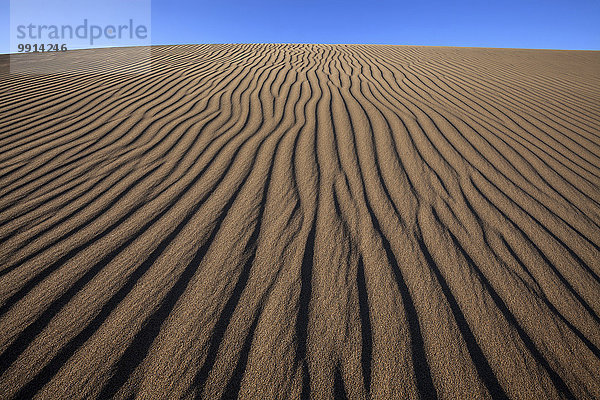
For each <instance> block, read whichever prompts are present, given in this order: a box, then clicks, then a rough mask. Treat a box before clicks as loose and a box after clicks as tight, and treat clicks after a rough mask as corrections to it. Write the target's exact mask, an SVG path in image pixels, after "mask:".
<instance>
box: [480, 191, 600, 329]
mask: <svg viewBox="0 0 600 400" xmlns="http://www.w3.org/2000/svg"><path fill="white" fill-rule="evenodd" d="M488 182H489V181H488ZM471 183H472V184H473V188H474V189H475V191H476V192H477V194H478V195H480V196H481V197H482V198H483V199H484V200H485V201H486V202H487V203H488V204H489V205H490V206H491V207H492V208H493V209H495V210H496V211H497V212H498V213H499V214H500V215H502V217H503V218H504V220H505V221H507V222H508V223H510V225H511V226H512V227H513V228H514V229H515V230H516V231H517V232H518V233H519V234H520V235H521V237H522V238H523V239H525V241H526V242H527V243H528V244H529V245H531V247H532V248H533V249H534V250H535V252H536V253H537V254H538V255H539V256H540V257H541V258H542V260H543V261H544V263H545V264H546V265H547V266H548V267H550V270H551V271H552V272H553V273H554V275H555V276H556V277H557V278H558V279H559V280H560V282H561V283H562V284H563V285H564V287H565V288H566V289H567V290H568V291H569V293H571V294H572V295H573V297H575V298H576V299H577V301H578V302H579V303H580V304H581V305H582V306H583V307H584V308H585V310H586V311H587V312H588V313H589V314H590V316H591V317H592V318H593V319H594V320H595V321H596V322H597V323H599V324H600V317H599V316H598V314H596V312H595V311H594V309H593V308H592V307H591V306H590V305H589V304H588V302H587V301H585V299H584V298H583V297H582V296H581V295H580V294H579V293H578V292H577V291H576V290H575V288H574V287H573V285H572V284H571V283H570V282H569V281H568V280H567V279H566V278H565V276H564V275H563V274H562V273H561V272H560V271H559V269H558V268H557V266H556V265H555V264H554V263H553V262H552V261H550V259H549V258H548V256H547V255H546V254H545V253H544V252H543V251H542V250H541V249H540V247H539V246H538V245H537V244H536V243H535V242H534V241H533V239H532V238H531V237H530V236H529V235H528V234H526V233H525V231H524V230H523V229H522V228H521V227H520V226H519V225H518V224H517V223H515V222H514V221H513V220H512V219H511V218H510V217H509V216H508V215H507V214H506V213H505V212H504V211H502V210H501V209H500V208H499V207H498V206H497V205H496V204H494V202H493V201H492V200H491V199H490V198H489V197H488V196H486V195H485V194H484V193H483V192H482V191H481V189H480V188H479V187H478V186H477V185H475V183H474V182H473V181H471ZM492 186H493V185H492ZM496 189H497V188H496ZM497 190H498V189H497ZM538 225H539V226H540V227H541V228H542V229H544V228H545V226H544V225H542V224H540V223H539V222H538ZM546 229H547V228H546ZM559 243H561V242H559ZM563 245H564V244H563ZM564 246H566V245H564ZM588 268H589V267H588Z"/></svg>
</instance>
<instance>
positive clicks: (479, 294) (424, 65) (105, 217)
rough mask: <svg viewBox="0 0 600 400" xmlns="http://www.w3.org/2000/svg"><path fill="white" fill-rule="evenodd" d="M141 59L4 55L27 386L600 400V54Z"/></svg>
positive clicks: (98, 394)
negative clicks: (129, 63)
mask: <svg viewBox="0 0 600 400" xmlns="http://www.w3.org/2000/svg"><path fill="white" fill-rule="evenodd" d="M136 51H142V50H141V49H139V48H128V49H102V50H94V51H72V52H68V53H65V54H63V55H61V56H64V57H68V58H67V59H62V60H61V62H66V63H73V65H76V64H75V63H76V62H80V63H86V60H87V62H88V64H87V65H88V67H89V66H90V65H92V70H93V69H94V68H96V70H97V73H95V74H89V73H88V74H78V75H77V74H72V75H64V76H59V75H48V74H43V71H44V68H45V67H44V63H43V62H40V61H36V58H35V56H33V55H32V56H31V58H27V57H25V56H24V57H23V59H22V60H20V62H21V63H30V64H31V67H32V70H35V71H38V72H39V73H41V75H31V76H27V75H23V76H17V75H12V76H11V75H9V74H8V70H7V65H8V56H3V59H2V60H0V61H1V65H2V68H3V70H2V71H1V72H0V397H2V398H32V397H37V398H102V399H106V398H113V397H114V398H133V397H136V398H138V397H139V398H156V399H161V398H204V399H215V398H224V399H227V398H243V399H254V398H257V399H258V398H264V399H271V398H278V399H285V398H303V399H304V398H309V397H310V398H315V399H321V398H322V399H328V398H339V399H342V398H348V399H366V398H373V399H388V398H419V397H421V398H441V399H451V398H461V399H467V398H473V399H474V398H494V399H501V398H514V399H517V398H528V399H532V398H539V399H546V398H580V399H583V398H600V350H599V347H600V261H599V260H600V248H599V245H600V52H585V51H555V50H511V49H475V48H437V47H413V46H375V45H311V44H290V45H286V44H254V45H244V44H239V45H230V44H224V45H186V46H156V47H153V48H152V49H151V51H152V61H153V66H152V72H151V73H148V74H142V75H135V74H130V75H128V74H126V73H125V71H124V73H122V74H115V73H114V72H115V71H112V72H113V73H111V74H106V72H107V71H105V70H103V66H102V62H101V60H102V59H103V58H104V57H110V56H111V52H112V53H114V54H115V56H116V55H117V54H118V56H119V57H124V56H125V59H126V58H127V57H126V56H127V53H128V52H130V53H131V54H135V52H136ZM69 57H70V58H69ZM90 63H95V64H90ZM96 65H97V67H96ZM88 70H89V68H88Z"/></svg>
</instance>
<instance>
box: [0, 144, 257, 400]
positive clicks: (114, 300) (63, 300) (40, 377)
mask: <svg viewBox="0 0 600 400" xmlns="http://www.w3.org/2000/svg"><path fill="white" fill-rule="evenodd" d="M248 139H249V138H247V139H246V141H247V140H248ZM263 140H264V139H263ZM246 141H245V142H246ZM245 142H244V143H245ZM242 145H243V144H242ZM242 145H240V147H238V148H237V149H236V150H235V152H234V154H233V155H232V157H231V161H230V162H229V164H228V165H227V167H226V168H225V171H224V172H223V173H222V175H221V177H220V178H219V179H218V180H217V182H216V183H215V184H214V185H213V190H214V189H215V188H216V187H218V186H219V185H220V184H221V182H222V181H223V179H224V178H225V176H226V175H227V173H228V172H229V170H230V168H231V166H232V165H233V163H234V160H235V159H236V156H237V154H238V152H239V151H240V149H241V147H242ZM215 157H216V155H215ZM255 161H256V154H255V156H254V160H253V164H254V162H255ZM210 165H211V164H210V163H208V164H207V165H206V166H205V167H204V168H203V170H202V171H201V172H200V173H199V174H197V175H196V176H195V177H194V179H193V180H192V181H191V182H190V183H189V184H188V185H187V186H186V187H185V188H184V189H183V191H182V192H180V193H179V196H177V198H181V197H183V195H184V194H185V193H186V192H188V191H189V190H190V189H191V188H192V187H193V186H194V185H195V184H196V183H197V181H198V180H199V179H200V178H201V177H202V176H203V174H204V171H205V170H206V169H208V168H209V166H210ZM251 170H252V167H250V168H249V171H248V173H247V175H246V177H245V178H244V181H245V180H246V179H247V177H248V176H249V173H250V171H251ZM242 186H243V185H240V186H239V187H238V189H237V191H239V190H240V189H241V187H242ZM213 190H209V191H208V193H207V194H206V195H205V196H204V197H203V198H202V199H200V201H198V202H197V203H196V205H195V206H194V207H192V209H191V210H189V211H188V213H187V215H186V217H185V218H184V219H183V220H182V221H181V223H180V224H179V225H178V226H177V227H176V228H175V229H174V230H173V231H172V232H171V233H170V234H169V235H168V236H167V237H166V238H165V239H163V241H161V243H160V244H159V245H158V247H157V248H156V249H155V250H154V251H153V252H152V253H151V254H150V255H149V257H148V258H147V259H146V261H145V262H144V263H143V264H142V265H140V266H139V267H138V268H137V269H136V270H135V271H134V272H133V273H132V274H131V275H130V277H129V279H128V281H127V282H126V283H125V285H124V286H122V287H121V289H120V290H119V291H118V292H117V293H115V294H114V295H113V296H112V297H111V299H110V300H109V301H108V302H107V303H106V304H105V305H104V306H103V308H102V310H101V311H100V313H99V314H98V315H97V316H96V317H95V318H94V319H93V320H92V322H91V323H89V324H88V325H87V327H86V328H84V330H82V331H81V332H80V333H79V334H78V335H77V336H76V337H75V338H73V339H71V340H70V341H69V343H68V344H67V345H65V346H63V348H62V349H61V351H60V352H59V353H58V354H57V355H56V356H55V357H54V358H53V359H52V360H51V361H50V362H49V363H48V364H47V365H46V366H45V367H44V368H43V369H42V371H41V372H40V373H38V374H37V375H36V376H35V377H34V379H33V380H32V381H30V382H29V383H28V384H27V385H25V386H24V387H23V388H22V390H21V391H20V392H19V394H20V395H26V396H27V395H31V394H33V393H35V392H37V391H38V390H39V389H41V387H42V386H43V385H44V384H45V383H47V382H48V381H49V380H50V379H51V378H52V376H54V374H56V372H58V369H59V368H60V367H61V366H62V364H63V363H64V362H66V361H67V360H68V359H69V358H70V357H71V355H73V354H74V353H75V351H76V350H77V349H78V348H79V347H80V346H81V345H82V344H83V343H85V341H87V339H89V338H90V337H91V336H92V334H93V333H94V332H95V331H96V329H97V328H98V327H99V326H100V325H101V324H102V322H103V321H104V320H105V319H106V318H107V317H108V315H109V314H110V313H111V312H112V311H113V310H114V309H115V308H116V306H117V305H118V304H119V303H120V301H121V300H122V299H123V298H124V297H125V296H126V295H127V294H128V293H129V291H130V290H131V288H133V286H134V285H135V283H136V282H137V281H138V280H139V279H140V278H141V276H142V275H143V274H144V273H145V271H146V270H148V269H149V268H150V266H151V265H152V263H153V262H154V261H155V260H156V259H157V258H158V257H159V256H160V254H162V252H163V251H164V250H165V249H166V247H167V246H168V244H169V243H170V242H171V241H172V240H173V239H174V238H175V237H176V236H177V234H178V233H179V232H180V231H181V230H182V229H183V228H184V227H185V225H187V223H188V222H189V219H190V218H191V217H192V215H193V214H194V213H195V212H196V211H197V210H198V209H199V208H200V206H201V205H202V204H204V202H205V201H206V200H207V199H208V197H209V196H210V194H211V193H212V191H213ZM236 193H237V192H236ZM176 201H177V199H176V200H173V201H172V202H171V204H169V205H167V206H166V207H164V208H163V210H162V211H161V212H160V213H158V214H157V215H156V216H155V217H154V218H152V219H151V220H150V221H148V222H147V223H146V224H145V225H144V226H143V227H142V228H141V229H140V230H138V231H137V232H136V233H135V234H133V235H130V237H129V239H128V240H126V241H125V242H124V243H123V244H121V245H120V246H119V247H118V248H116V249H115V250H113V251H112V252H111V253H109V254H108V255H107V256H105V257H104V258H103V259H102V260H100V262H98V263H96V264H95V265H94V266H93V267H91V268H90V269H89V270H88V272H86V273H85V274H84V275H83V276H82V277H81V278H80V279H79V280H78V281H77V282H76V283H75V284H74V285H73V286H72V287H71V288H70V289H69V290H68V291H67V292H65V294H63V295H62V296H61V297H60V298H59V299H57V300H56V301H55V304H53V305H52V306H51V307H48V309H47V312H46V313H45V314H42V315H41V316H40V317H39V318H38V319H37V320H36V321H35V322H34V323H32V324H31V325H30V326H32V328H31V330H32V331H31V332H27V333H28V334H27V335H20V336H19V338H20V340H19V341H18V342H16V341H15V342H14V343H15V345H14V347H13V348H12V349H11V351H10V352H6V351H5V352H4V353H3V355H4V354H6V357H7V361H11V363H12V362H14V360H15V359H16V358H17V357H18V356H19V354H20V352H21V351H23V350H24V349H25V348H26V347H27V346H28V345H29V344H30V343H31V342H32V341H33V340H34V338H35V336H32V334H39V333H40V332H41V331H42V330H43V329H44V328H45V327H46V326H47V324H48V323H49V322H50V320H51V319H52V317H54V315H56V314H57V313H58V312H59V311H60V310H61V309H62V308H63V307H64V306H65V305H66V304H67V303H68V302H69V301H70V299H72V298H73V297H74V296H75V295H76V294H77V293H78V292H79V291H80V290H81V289H82V288H83V287H84V286H85V285H86V284H87V283H88V282H89V281H91V279H92V278H93V277H94V276H96V275H97V274H98V273H99V272H100V270H102V268H104V266H106V265H107V264H108V263H109V262H110V261H111V260H113V259H114V258H116V256H117V255H118V254H120V253H121V252H122V251H123V250H125V249H126V248H127V247H128V246H129V245H130V244H131V243H133V241H134V240H136V239H137V238H138V237H139V236H141V235H142V234H143V232H146V231H147V230H148V229H149V228H150V227H151V226H153V225H154V224H155V223H157V222H158V221H159V220H160V219H161V218H162V217H163V216H164V215H165V214H166V213H167V212H168V211H169V210H170V209H171V208H172V206H173V205H174V202H176ZM136 211H137V210H136V209H135V208H134V209H132V210H130V211H129V212H128V213H127V214H125V215H124V216H123V217H121V218H120V219H119V220H118V221H116V222H115V223H114V224H112V225H111V226H110V227H109V228H108V230H107V231H105V234H106V233H108V232H110V231H111V230H113V229H115V228H116V227H118V226H120V225H121V224H122V223H123V222H124V221H125V220H126V219H127V218H129V217H130V216H131V215H133V213H135V212H136ZM223 217H224V216H223ZM103 236H104V235H99V236H96V237H94V238H93V239H92V240H91V243H93V242H95V241H97V240H99V239H100V238H101V237H103ZM91 243H90V242H87V243H85V244H83V245H81V246H78V247H76V248H75V249H73V250H71V251H70V252H69V253H67V254H66V255H65V256H63V257H61V259H59V260H58V261H56V262H55V263H54V264H53V265H52V266H50V267H49V268H46V269H45V270H44V271H43V272H42V273H41V274H39V275H37V276H36V277H35V278H33V279H32V280H31V281H30V282H29V283H28V284H27V285H26V287H24V288H23V289H22V290H21V291H20V292H19V293H17V294H19V296H20V297H23V296H24V295H25V294H26V293H27V292H29V291H30V290H31V289H32V288H33V287H34V286H35V285H37V284H38V283H39V282H41V281H42V280H43V279H44V278H45V277H47V276H48V275H49V274H50V273H51V272H52V271H54V270H55V269H57V268H59V267H60V266H62V265H63V264H64V263H65V262H66V261H67V260H69V259H71V258H72V257H74V256H75V255H76V254H77V253H79V252H80V251H81V250H83V249H84V248H86V247H88V246H89V245H90V244H91ZM25 289H26V290H25ZM21 292H22V293H21ZM17 294H15V295H13V297H15V296H16V295H17ZM15 298H16V297H15ZM13 303H14V302H13ZM5 306H6V303H5V305H3V307H2V310H3V312H6V310H4V308H5ZM48 311H50V312H48ZM0 315H1V314H0ZM3 355H2V356H3ZM2 356H0V359H1V357H2ZM9 359H10V360H9ZM0 365H2V368H4V370H3V371H2V372H4V371H5V370H6V369H7V368H8V367H9V366H10V364H8V363H4V362H3V363H0ZM2 372H0V374H1V373H2Z"/></svg>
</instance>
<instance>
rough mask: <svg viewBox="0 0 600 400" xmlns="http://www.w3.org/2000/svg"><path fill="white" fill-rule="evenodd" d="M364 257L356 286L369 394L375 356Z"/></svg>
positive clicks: (360, 260) (363, 359)
mask: <svg viewBox="0 0 600 400" xmlns="http://www.w3.org/2000/svg"><path fill="white" fill-rule="evenodd" d="M364 268H365V266H364V264H363V260H362V257H360V258H359V259H358V268H357V272H356V285H357V288H358V306H359V315H360V329H361V334H362V354H361V360H362V362H361V364H362V368H363V380H364V382H365V390H366V391H367V393H368V392H369V388H370V387H371V362H372V359H371V358H372V355H373V343H372V342H373V338H372V337H373V333H372V330H371V317H370V315H369V295H368V291H367V285H366V282H365V271H364Z"/></svg>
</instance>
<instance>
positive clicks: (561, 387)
mask: <svg viewBox="0 0 600 400" xmlns="http://www.w3.org/2000/svg"><path fill="white" fill-rule="evenodd" d="M434 217H435V218H436V219H437V216H436V215H435V212H434ZM437 222H438V223H440V224H441V221H439V219H437ZM446 232H447V233H448V235H449V236H450V239H451V240H452V243H453V244H454V248H455V249H457V250H458V253H459V254H461V255H462V256H463V257H464V258H465V260H466V261H467V264H468V265H469V267H470V268H471V269H472V270H473V271H475V273H476V275H477V277H478V278H479V281H480V282H481V284H482V285H483V287H484V288H485V289H486V291H487V293H488V294H489V296H490V297H491V298H492V300H493V301H494V304H496V307H497V308H498V309H499V310H500V312H501V313H502V315H503V316H504V318H506V320H507V321H508V323H509V324H510V326H511V327H512V328H513V329H515V330H516V331H517V334H518V335H519V337H520V338H521V340H522V342H523V344H524V345H525V347H526V348H527V350H529V353H531V355H532V356H533V357H534V358H535V360H536V361H537V362H538V364H539V365H541V366H542V367H543V368H544V370H546V372H547V373H548V376H550V379H551V380H552V383H553V384H554V386H555V387H556V389H557V390H558V391H559V392H560V393H561V395H562V396H564V397H566V398H568V399H575V396H574V395H573V393H572V392H571V390H569V388H568V387H567V385H566V384H565V382H564V381H563V380H562V378H561V377H560V376H559V375H558V374H557V373H556V371H554V369H552V367H551V366H550V364H549V363H548V361H547V360H546V359H545V358H544V356H543V355H542V354H541V353H540V351H539V350H538V349H537V347H536V345H535V343H533V340H531V338H530V337H529V335H527V333H526V332H525V330H524V329H523V327H522V326H521V325H520V324H519V321H518V320H517V319H516V317H515V316H514V314H513V313H512V312H511V311H510V310H509V309H508V306H507V305H506V303H505V302H504V300H502V298H501V297H500V295H499V294H498V293H497V292H496V290H494V288H493V287H492V285H491V283H490V282H489V281H488V279H487V278H486V277H485V275H484V274H483V272H482V271H481V269H480V268H479V267H477V264H476V263H475V261H473V259H472V258H471V256H469V253H468V252H467V251H466V250H465V249H464V248H463V247H462V246H461V244H460V242H459V241H458V239H457V238H456V236H454V234H452V231H451V230H450V229H446Z"/></svg>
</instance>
